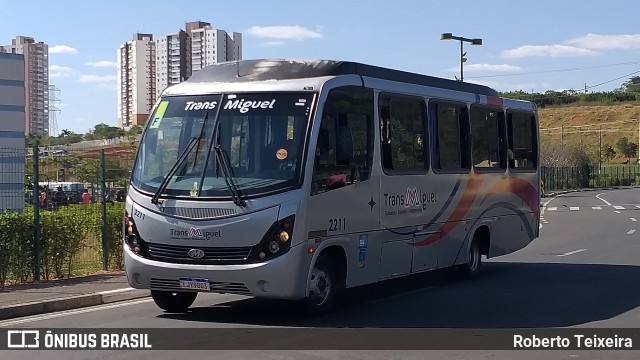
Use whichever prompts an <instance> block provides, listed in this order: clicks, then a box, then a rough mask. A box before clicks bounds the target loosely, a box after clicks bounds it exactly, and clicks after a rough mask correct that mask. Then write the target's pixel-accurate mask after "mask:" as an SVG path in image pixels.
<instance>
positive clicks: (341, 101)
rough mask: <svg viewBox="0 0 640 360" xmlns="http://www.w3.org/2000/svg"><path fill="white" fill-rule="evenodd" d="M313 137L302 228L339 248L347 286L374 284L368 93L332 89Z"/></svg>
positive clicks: (374, 185) (374, 187)
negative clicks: (309, 192)
mask: <svg viewBox="0 0 640 360" xmlns="http://www.w3.org/2000/svg"><path fill="white" fill-rule="evenodd" d="M317 133H318V135H317V143H316V147H315V149H313V151H314V157H313V159H314V160H313V176H312V185H311V194H310V198H309V202H308V204H309V205H308V209H307V214H308V216H307V229H308V230H309V232H310V234H313V235H314V236H315V235H318V237H319V238H320V239H319V240H320V241H323V242H324V241H327V240H329V241H334V242H336V243H338V244H340V245H342V246H343V247H344V249H345V252H346V255H347V266H348V269H347V270H348V271H347V285H348V286H353V285H358V284H362V283H367V282H371V281H375V280H377V263H378V262H377V259H378V257H379V251H380V249H379V247H377V246H376V245H375V244H376V243H377V242H378V241H377V240H376V236H378V235H379V232H378V229H379V225H380V224H379V219H378V199H379V190H380V188H379V180H378V177H377V176H373V175H372V171H371V166H372V163H373V148H374V136H375V135H374V134H375V129H374V125H373V91H372V90H370V89H363V88H361V87H341V88H337V89H333V90H332V91H331V92H330V93H329V95H328V97H327V100H326V103H325V106H324V109H323V114H322V117H321V122H320V125H319V130H318V132H317ZM311 143H312V144H313V141H312V142H311ZM310 236H311V235H310Z"/></svg>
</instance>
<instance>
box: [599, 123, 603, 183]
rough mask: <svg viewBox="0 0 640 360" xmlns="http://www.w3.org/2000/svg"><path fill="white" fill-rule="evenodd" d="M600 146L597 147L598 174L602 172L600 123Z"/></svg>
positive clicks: (600, 133) (600, 132)
mask: <svg viewBox="0 0 640 360" xmlns="http://www.w3.org/2000/svg"><path fill="white" fill-rule="evenodd" d="M598 134H599V136H600V146H599V147H598V175H599V174H601V173H602V125H600V131H598Z"/></svg>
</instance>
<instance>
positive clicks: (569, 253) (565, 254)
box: [557, 249, 587, 256]
mask: <svg viewBox="0 0 640 360" xmlns="http://www.w3.org/2000/svg"><path fill="white" fill-rule="evenodd" d="M583 251H587V249H580V250H574V251H569V252H568V253H564V254H560V255H557V256H569V255H573V254H577V253H581V252H583Z"/></svg>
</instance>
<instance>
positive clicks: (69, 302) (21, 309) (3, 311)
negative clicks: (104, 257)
mask: <svg viewBox="0 0 640 360" xmlns="http://www.w3.org/2000/svg"><path fill="white" fill-rule="evenodd" d="M150 295H151V294H150V292H149V290H139V289H134V288H124V289H117V290H109V291H102V292H98V293H93V294H86V295H79V296H72V297H66V298H58V299H50V300H44V301H36V302H30V303H24V304H16V305H11V306H7V307H3V308H0V320H8V319H13V318H18V317H25V316H32V315H40V314H46V313H51V312H56V311H65V310H73V309H79V308H83V307H89V306H97V305H104V304H110V303H114V302H119V301H127V300H133V299H140V298H144V297H148V296H150Z"/></svg>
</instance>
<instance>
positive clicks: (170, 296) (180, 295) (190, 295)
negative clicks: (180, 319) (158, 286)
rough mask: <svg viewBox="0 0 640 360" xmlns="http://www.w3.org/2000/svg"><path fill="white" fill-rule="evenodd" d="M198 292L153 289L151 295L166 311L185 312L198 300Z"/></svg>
mask: <svg viewBox="0 0 640 360" xmlns="http://www.w3.org/2000/svg"><path fill="white" fill-rule="evenodd" d="M197 296H198V293H197V292H171V291H157V290H151V297H153V301H154V302H155V303H156V305H158V307H159V308H160V309H162V310H164V311H166V312H172V313H185V312H187V309H189V306H191V305H192V304H193V302H194V301H196V297H197Z"/></svg>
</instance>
